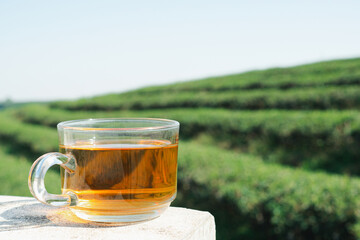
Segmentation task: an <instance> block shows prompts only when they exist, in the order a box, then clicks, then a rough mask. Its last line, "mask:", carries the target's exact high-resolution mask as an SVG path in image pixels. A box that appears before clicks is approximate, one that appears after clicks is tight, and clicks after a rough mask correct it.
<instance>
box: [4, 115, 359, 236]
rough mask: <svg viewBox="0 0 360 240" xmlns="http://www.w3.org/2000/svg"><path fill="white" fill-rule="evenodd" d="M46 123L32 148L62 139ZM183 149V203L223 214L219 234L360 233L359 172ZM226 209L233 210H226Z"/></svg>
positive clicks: (17, 136) (17, 138)
mask: <svg viewBox="0 0 360 240" xmlns="http://www.w3.org/2000/svg"><path fill="white" fill-rule="evenodd" d="M1 119H4V118H3V116H1ZM2 123H3V122H2ZM7 124H9V123H8V122H7ZM17 124H18V126H17V127H18V128H20V129H22V130H20V131H19V130H15V129H14V128H10V129H12V130H9V131H8V132H7V134H10V132H11V131H13V133H12V136H13V140H14V142H13V143H14V144H22V143H25V144H29V142H28V140H27V139H24V138H23V137H21V132H26V131H27V130H28V129H29V127H33V126H31V125H29V124H22V123H18V122H17ZM0 126H2V124H0ZM13 126H14V125H13ZM40 128H41V127H39V128H36V129H37V130H38V131H36V132H32V134H33V135H32V141H31V142H30V144H31V145H32V146H33V147H32V149H36V147H35V146H36V145H43V146H44V145H45V144H46V142H48V143H50V142H51V144H49V145H48V149H46V152H47V151H51V150H52V147H53V146H55V145H56V141H55V138H56V131H55V129H47V128H46V127H42V129H43V130H40ZM44 129H46V130H44ZM179 149H180V155H179V190H180V192H179V199H178V200H177V203H178V205H182V206H189V207H192V206H198V207H197V208H201V209H206V210H209V211H211V212H212V213H213V214H214V215H215V217H216V219H217V225H218V229H219V231H218V237H221V238H224V239H239V238H247V237H249V236H250V237H251V238H252V239H264V238H267V239H269V238H282V239H356V238H358V237H360V232H359V231H358V229H359V228H358V226H359V224H358V223H359V213H358V211H357V209H359V207H360V205H359V200H358V197H357V196H358V195H359V194H360V180H359V179H357V178H348V177H342V176H333V175H328V174H324V173H309V172H306V171H303V170H299V169H297V170H294V169H290V168H287V167H281V166H277V165H273V164H265V163H263V162H262V160H261V159H259V158H257V157H254V156H251V155H246V154H237V153H233V152H229V151H226V150H222V149H219V148H216V147H214V146H206V145H202V144H198V143H196V142H185V141H182V142H181V144H180V148H179ZM44 150H45V148H44ZM225 210H227V211H228V212H226V214H224V211H225ZM234 214H235V215H234ZM249 223H251V224H249ZM244 226H245V228H244ZM243 229H247V230H246V231H243ZM260 229H261V230H260Z"/></svg>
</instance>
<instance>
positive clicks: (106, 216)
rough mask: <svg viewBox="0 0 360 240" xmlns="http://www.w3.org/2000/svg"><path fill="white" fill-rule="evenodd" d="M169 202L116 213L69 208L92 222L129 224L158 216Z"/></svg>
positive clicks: (78, 215)
mask: <svg viewBox="0 0 360 240" xmlns="http://www.w3.org/2000/svg"><path fill="white" fill-rule="evenodd" d="M169 206H170V203H166V204H162V205H158V206H156V207H152V208H151V209H144V210H143V211H141V209H140V210H138V211H137V212H135V213H117V212H109V211H106V212H99V211H96V213H94V212H93V211H87V210H84V209H82V210H79V209H75V208H70V210H71V211H72V212H73V213H74V214H75V215H76V216H77V217H79V218H81V219H83V220H87V221H91V222H94V223H102V224H106V225H111V224H115V225H129V224H133V223H139V222H144V221H148V220H152V219H154V218H157V217H159V216H160V215H161V214H162V213H163V212H164V211H165V210H166V209H167V208H168V207H169Z"/></svg>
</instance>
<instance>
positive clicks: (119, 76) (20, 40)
mask: <svg viewBox="0 0 360 240" xmlns="http://www.w3.org/2000/svg"><path fill="white" fill-rule="evenodd" d="M359 10H360V1H356V0H353V1H350V0H342V1H340V0H337V1H330V0H328V1H321V0H316V1H226V0H219V1H211V0H207V1H196V0H183V1H156V0H151V1H136V0H133V1H121V0H118V1H107V0H102V1H89V0H87V1H85V0H77V1H66V0H65V1H29V0H28V1H17V0H11V1H0V101H2V100H4V99H6V98H11V99H12V100H15V101H26V100H55V99H74V98H79V97H86V96H92V95H99V94H105V93H110V92H111V93H112V92H123V91H127V90H130V89H135V88H139V87H143V86H149V85H155V84H156V85H157V84H165V83H171V82H176V81H184V80H193V79H198V78H203V77H208V76H213V75H222V74H230V73H236V72H242V71H246V70H251V69H263V68H268V67H275V66H289V65H296V64H301V63H307V62H314V61H318V60H326V59H333V58H347V57H360V14H359Z"/></svg>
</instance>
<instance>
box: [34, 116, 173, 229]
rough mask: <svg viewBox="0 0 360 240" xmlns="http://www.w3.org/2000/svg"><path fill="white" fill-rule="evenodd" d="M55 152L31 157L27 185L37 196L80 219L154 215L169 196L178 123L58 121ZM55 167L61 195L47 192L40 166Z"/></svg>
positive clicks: (133, 219) (130, 218)
mask: <svg viewBox="0 0 360 240" xmlns="http://www.w3.org/2000/svg"><path fill="white" fill-rule="evenodd" d="M58 134H59V141H60V145H59V147H60V153H48V154H45V155H43V156H41V157H40V158H39V159H37V160H36V161H35V162H34V164H33V166H32V168H31V170H30V176H29V188H30V191H31V192H32V194H33V195H34V197H36V198H37V199H38V200H39V201H41V202H43V203H46V204H49V205H54V206H68V207H70V209H71V210H72V211H73V212H74V213H75V214H76V215H77V216H78V217H80V218H82V219H85V220H90V221H95V222H113V223H131V222H138V221H145V220H149V219H153V218H156V217H158V216H159V215H160V214H161V213H162V212H164V211H165V210H166V209H167V208H168V207H169V205H170V203H171V202H172V201H173V200H174V199H175V196H176V186H177V154H178V136H179V123H178V122H177V121H173V120H166V119H150V118H128V119H89V120H74V121H67V122H62V123H59V124H58ZM55 164H59V165H60V166H62V168H61V186H62V195H55V194H50V193H47V192H46V190H45V186H44V177H45V174H46V171H47V170H48V169H49V168H50V167H51V166H53V165H55Z"/></svg>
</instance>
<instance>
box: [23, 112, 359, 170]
mask: <svg viewBox="0 0 360 240" xmlns="http://www.w3.org/2000/svg"><path fill="white" fill-rule="evenodd" d="M16 116H17V117H18V118H20V119H22V120H23V121H25V122H28V123H34V124H41V125H47V126H51V127H54V126H56V124H57V123H59V122H60V121H64V120H70V119H82V118H100V117H160V118H170V119H176V120H178V121H180V123H181V131H180V133H181V137H182V138H187V139H189V138H196V137H199V136H201V135H203V134H206V135H210V136H211V138H212V141H213V142H217V143H219V144H221V145H222V146H224V147H227V148H240V149H241V150H242V151H246V152H250V153H253V154H260V155H261V156H262V157H263V158H264V159H265V160H266V161H271V162H278V163H283V164H288V165H292V166H300V167H303V168H308V169H324V170H326V171H330V172H337V173H347V174H360V163H359V162H358V161H357V159H359V158H360V153H359V151H358V146H359V145H360V114H359V113H358V112H357V111H279V110H263V111H229V110H225V109H167V110H166V111H163V110H146V111H117V112H98V111H95V112H73V111H65V110H61V109H51V108H48V107H47V106H45V105H43V106H40V105H33V106H27V107H24V108H21V109H19V110H18V111H17V113H16Z"/></svg>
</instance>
